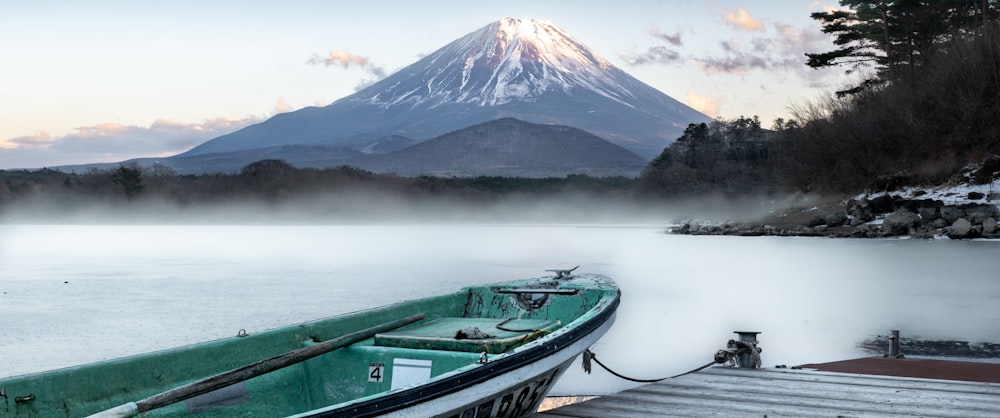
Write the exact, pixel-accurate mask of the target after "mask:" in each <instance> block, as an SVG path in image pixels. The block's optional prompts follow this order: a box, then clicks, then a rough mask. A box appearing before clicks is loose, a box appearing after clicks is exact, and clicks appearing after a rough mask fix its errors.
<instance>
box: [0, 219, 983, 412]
mask: <svg viewBox="0 0 1000 418" xmlns="http://www.w3.org/2000/svg"><path fill="white" fill-rule="evenodd" d="M664 230H665V228H664V226H663V225H662V224H638V223H637V224H621V223H605V224H598V223H589V224H575V225H551V224H465V225H461V224H395V225H386V224H381V225H361V224H359V225H277V226H275V225H271V226H264V225H141V224H131V225H0V318H3V322H2V323H0V358H2V359H4V361H3V362H2V363H0V376H8V375H17V374H24V373H30V372H36V371H41V370H47V369H52V368H57V367H64V366H69V365H74V364H79V363H84V362H90V361H96V360H102V359H108V358H114V357H119V356H122V355H128V354H135V353H140V352H145V351H149V350H155V349H162V348H168V347H173V346H177V345H182V344H189V343H194V342H198V341H203V340H206V339H216V338H223V337H229V336H232V335H235V334H236V333H237V332H238V331H239V330H240V329H246V330H247V331H248V332H251V333H253V332H256V331H260V330H263V329H269V328H274V327H278V326H283V325H289V324H293V323H297V322H302V321H306V320H311V319H318V318H322V317H326V316H330V315H333V314H337V313H343V312H350V311H356V310H360V309H365V308H370V307H375V306H378V305H382V304H386V303H392V302H397V301H402V300H406V299H413V298H418V297H423V296H430V295H435V294H440V293H442V292H450V291H454V290H457V289H459V288H461V287H463V286H467V285H474V284H481V283H489V282H493V281H498V280H509V279H515V278H523V277H530V276H539V275H544V274H545V272H544V270H545V269H550V268H569V267H573V266H576V265H580V266H581V267H580V270H581V271H587V272H594V273H602V274H606V275H608V276H611V277H612V278H614V279H615V280H616V281H617V282H618V284H619V286H620V287H621V288H622V294H623V296H622V305H621V307H620V309H619V314H618V318H617V322H616V324H615V326H614V327H613V328H612V329H611V331H610V332H609V333H608V334H607V335H606V336H605V337H604V338H603V339H602V340H601V341H600V342H598V343H597V344H596V345H595V346H594V347H593V351H594V352H596V353H597V354H598V356H599V358H600V359H601V360H602V361H603V362H604V363H606V364H608V365H609V366H611V367H614V368H615V369H616V370H617V371H619V372H622V373H624V374H627V375H630V376H634V377H637V378H658V377H664V376H669V375H674V374H678V373H681V372H684V371H688V370H690V369H692V368H694V367H697V366H700V365H703V364H705V363H707V362H708V361H711V359H712V355H713V354H714V353H715V351H716V350H718V349H719V348H722V347H724V346H725V342H726V341H727V340H728V339H730V338H732V337H734V334H732V331H735V330H750V331H761V332H762V334H761V335H760V336H759V339H760V341H761V347H763V349H764V352H763V353H762V356H763V360H764V365H765V366H773V365H775V364H787V365H796V364H803V363H810V362H822V361H832V360H841V359H846V358H851V357H857V356H864V355H867V354H866V353H863V352H861V351H860V350H859V349H858V348H857V347H856V344H857V343H858V342H859V341H861V340H864V339H866V338H870V337H872V336H874V335H877V334H885V333H888V332H889V330H891V329H900V330H901V331H902V333H903V335H904V336H912V337H923V338H945V339H952V338H953V339H964V340H969V341H973V342H982V341H993V342H996V341H1000V325H997V324H1000V309H997V308H996V306H997V301H998V300H1000V275H998V274H997V273H998V271H1000V257H998V255H1000V243H998V242H989V241H971V242H970V241H961V242H959V241H945V240H935V241H916V240H847V239H822V238H777V237H755V238H748V237H707V236H675V235H669V234H665V233H664ZM40 353H44V354H40ZM633 385H634V384H630V383H627V382H623V381H621V380H618V379H616V378H614V377H612V376H610V375H608V374H607V373H604V372H603V371H602V370H599V369H598V370H595V371H594V373H593V374H592V375H589V376H588V375H586V374H584V373H583V372H582V370H581V369H580V368H579V367H577V366H574V367H573V368H571V370H570V371H569V372H568V374H567V375H566V377H565V378H563V379H562V380H561V381H560V382H559V384H558V385H557V386H556V388H555V392H554V394H601V393H607V392H611V391H615V390H619V389H622V388H625V387H629V386H633Z"/></svg>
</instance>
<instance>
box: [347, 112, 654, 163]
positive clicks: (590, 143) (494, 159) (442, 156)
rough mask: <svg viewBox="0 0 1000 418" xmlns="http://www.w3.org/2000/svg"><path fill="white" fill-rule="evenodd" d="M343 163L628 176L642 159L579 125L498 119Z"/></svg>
mask: <svg viewBox="0 0 1000 418" xmlns="http://www.w3.org/2000/svg"><path fill="white" fill-rule="evenodd" d="M346 164H347V165H351V166H354V167H358V168H362V169H365V170H368V171H373V172H391V173H395V174H400V175H417V174H427V175H437V176H449V177H451V176H453V177H472V176H507V177H511V176H518V177H559V176H565V175H569V174H585V175H590V176H593V177H607V176H627V177H633V176H636V175H638V173H639V171H640V170H641V169H642V168H643V167H644V166H645V161H643V159H642V158H640V157H639V156H638V155H635V154H633V153H631V152H630V151H628V150H626V149H624V148H622V147H620V146H618V145H615V144H612V143H610V142H608V141H605V140H604V139H601V138H599V137H597V136H594V135H592V134H590V133H588V132H586V131H583V130H580V129H576V128H573V127H569V126H562V125H542V124H535V123H529V122H524V121H521V120H518V119H514V118H501V119H496V120H493V121H488V122H484V123H481V124H477V125H473V126H470V127H467V128H463V129H460V130H457V131H453V132H449V133H446V134H444V135H441V136H439V137H436V138H433V139H430V140H427V141H424V142H421V143H419V144H415V145H412V146H410V147H407V148H403V149H400V150H397V151H393V152H391V153H387V154H369V155H364V156H361V157H358V158H354V159H351V160H348V161H347V162H346Z"/></svg>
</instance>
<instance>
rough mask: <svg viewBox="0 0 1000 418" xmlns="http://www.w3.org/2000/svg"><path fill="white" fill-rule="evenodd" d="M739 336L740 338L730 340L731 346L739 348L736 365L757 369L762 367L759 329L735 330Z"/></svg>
mask: <svg viewBox="0 0 1000 418" xmlns="http://www.w3.org/2000/svg"><path fill="white" fill-rule="evenodd" d="M733 332H735V333H736V335H738V336H739V340H730V341H729V346H730V347H729V348H737V349H739V351H738V354H737V355H736V366H737V367H740V368H745V369H756V368H758V367H760V364H761V361H760V352H761V351H763V350H761V349H760V347H757V334H760V332H759V331H733Z"/></svg>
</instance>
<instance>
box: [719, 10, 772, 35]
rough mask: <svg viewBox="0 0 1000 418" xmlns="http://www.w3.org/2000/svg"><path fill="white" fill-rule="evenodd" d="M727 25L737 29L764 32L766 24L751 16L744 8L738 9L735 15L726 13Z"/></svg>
mask: <svg viewBox="0 0 1000 418" xmlns="http://www.w3.org/2000/svg"><path fill="white" fill-rule="evenodd" d="M726 23H727V24H729V25H731V26H733V27H735V28H737V29H744V30H752V31H758V30H764V24H763V23H760V21H759V20H757V19H754V18H753V16H750V13H747V10H746V9H744V8H742V7H740V8H739V9H737V10H736V12H735V13H734V12H726Z"/></svg>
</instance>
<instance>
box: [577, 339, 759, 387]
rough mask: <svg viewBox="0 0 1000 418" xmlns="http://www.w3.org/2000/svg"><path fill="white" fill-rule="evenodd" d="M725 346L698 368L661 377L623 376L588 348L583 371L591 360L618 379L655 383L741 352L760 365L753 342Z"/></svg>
mask: <svg viewBox="0 0 1000 418" xmlns="http://www.w3.org/2000/svg"><path fill="white" fill-rule="evenodd" d="M727 346H728V348H729V349H728V350H719V351H717V352H716V353H715V358H714V359H712V361H710V362H708V363H706V364H705V365H703V366H701V367H698V368H695V369H692V370H689V371H686V372H684V373H681V374H676V375H673V376H669V377H661V378H659V379H636V378H634V377H629V376H625V375H623V374H621V373H618V372H616V371H614V370H611V368H610V367H608V366H606V365H605V364H604V363H601V361H600V360H598V359H597V354H594V352H593V351H590V349H589V348H588V349H586V350H584V351H583V371H585V372H587V373H588V374H589V373H590V370H591V365H590V362H591V361H593V362H595V363H597V365H599V366H601V368H603V369H604V370H606V371H607V372H608V373H611V374H613V375H615V376H617V377H618V378H620V379H624V380H628V381H630V382H636V383H656V382H659V381H662V380H667V379H674V378H678V377H681V376H685V375H689V374H691V373H694V372H698V371H701V370H704V369H705V368H707V367H709V366H711V365H713V364H722V363H725V362H727V361H731V360H733V359H735V358H736V356H738V355H740V354H743V353H747V352H749V353H750V356H751V360H750V361H751V362H752V363H753V364H754V367H760V351H761V350H760V348H757V346H756V345H754V344H748V343H745V342H743V341H734V340H729V344H727Z"/></svg>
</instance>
